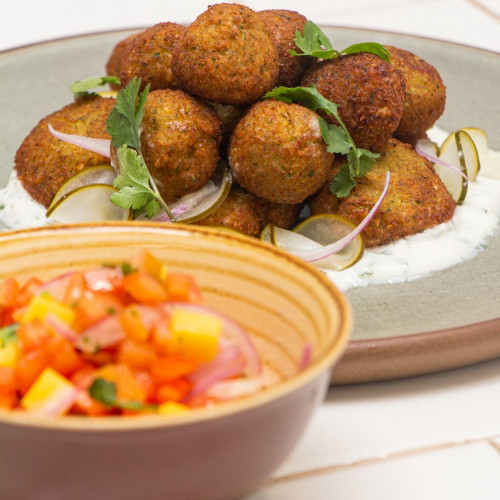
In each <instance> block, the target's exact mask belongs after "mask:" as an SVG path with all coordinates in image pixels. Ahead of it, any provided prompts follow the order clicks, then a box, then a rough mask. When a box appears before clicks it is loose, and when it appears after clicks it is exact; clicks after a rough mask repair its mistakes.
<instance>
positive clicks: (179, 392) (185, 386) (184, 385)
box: [156, 377, 192, 403]
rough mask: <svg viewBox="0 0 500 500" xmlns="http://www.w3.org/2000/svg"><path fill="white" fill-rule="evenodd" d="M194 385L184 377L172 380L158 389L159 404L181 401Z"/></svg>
mask: <svg viewBox="0 0 500 500" xmlns="http://www.w3.org/2000/svg"><path fill="white" fill-rule="evenodd" d="M191 387H192V384H191V382H189V380H187V379H186V378H184V377H181V378H177V379H174V380H171V381H170V382H168V383H167V384H163V385H161V386H160V387H158V389H157V391H156V399H157V401H158V402H159V403H166V402H168V401H181V400H182V399H184V397H185V396H187V394H188V393H189V391H190V390H191Z"/></svg>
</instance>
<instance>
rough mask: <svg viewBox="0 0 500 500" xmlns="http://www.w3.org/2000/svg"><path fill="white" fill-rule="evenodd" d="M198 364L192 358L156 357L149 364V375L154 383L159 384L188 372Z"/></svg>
mask: <svg viewBox="0 0 500 500" xmlns="http://www.w3.org/2000/svg"><path fill="white" fill-rule="evenodd" d="M199 364H200V363H199V361H197V360H194V359H183V358H169V357H162V358H156V359H155V360H154V361H153V363H152V364H151V376H152V378H153V381H154V382H155V383H156V384H158V385H161V384H165V383H167V382H170V381H172V380H175V379H177V378H179V377H182V376H184V375H188V374H190V373H191V372H192V371H193V370H195V369H196V368H197V367H198V366H199Z"/></svg>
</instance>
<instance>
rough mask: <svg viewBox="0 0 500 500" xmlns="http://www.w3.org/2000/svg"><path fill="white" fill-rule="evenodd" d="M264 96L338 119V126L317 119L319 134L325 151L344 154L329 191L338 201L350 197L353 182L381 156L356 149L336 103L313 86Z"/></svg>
mask: <svg viewBox="0 0 500 500" xmlns="http://www.w3.org/2000/svg"><path fill="white" fill-rule="evenodd" d="M264 97H265V98H274V99H278V100H280V101H283V102H288V103H290V102H293V101H295V102H299V103H300V104H302V105H303V106H305V107H306V108H309V109H311V110H312V111H318V110H321V111H324V112H325V113H326V114H327V115H331V116H333V117H334V118H335V119H336V120H337V122H338V123H339V125H335V124H331V123H328V122H327V121H326V120H325V119H324V118H322V117H321V116H318V120H319V126H320V128H321V135H322V136H323V139H324V141H325V143H326V149H327V151H328V152H329V153H337V154H342V155H347V163H346V165H344V166H342V167H341V169H340V171H339V172H338V173H337V174H336V175H335V177H334V179H333V181H332V183H331V185H330V191H331V192H332V193H333V194H335V195H336V196H338V197H339V198H345V197H346V196H348V195H349V193H350V192H351V190H352V188H353V187H354V186H355V185H356V181H355V179H356V178H359V177H363V176H364V175H365V174H366V173H367V172H369V171H370V169H371V168H372V166H373V164H374V163H375V160H376V159H377V158H378V157H379V156H380V155H379V154H377V153H372V152H371V151H368V150H367V149H361V148H357V147H356V144H354V141H353V139H352V137H351V134H349V131H348V130H347V128H346V126H345V124H344V122H343V121H342V120H341V119H340V116H339V114H338V106H337V104H335V103H333V102H332V101H329V100H328V99H326V98H325V97H323V96H322V95H321V94H320V93H319V91H318V89H317V88H316V87H314V86H311V87H293V88H289V87H276V88H274V89H273V90H271V91H270V92H268V93H267V94H266V95H265V96H264Z"/></svg>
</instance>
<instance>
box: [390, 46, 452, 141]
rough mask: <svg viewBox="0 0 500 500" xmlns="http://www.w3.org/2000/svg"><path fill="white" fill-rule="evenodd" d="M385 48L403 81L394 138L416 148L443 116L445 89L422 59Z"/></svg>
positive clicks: (391, 47)
mask: <svg viewBox="0 0 500 500" xmlns="http://www.w3.org/2000/svg"><path fill="white" fill-rule="evenodd" d="M386 48H387V50H389V52H390V53H391V56H392V58H391V62H392V64H393V65H394V67H396V68H397V69H399V71H401V73H402V74H403V76H404V78H405V80H406V99H405V102H404V106H403V116H402V117H401V120H400V122H399V125H398V128H397V129H396V131H395V132H394V137H396V138H398V139H399V140H400V141H403V142H406V143H408V144H413V145H415V143H416V142H417V141H418V140H419V139H422V138H424V137H425V135H426V131H427V130H429V129H430V128H431V127H432V126H433V125H434V123H435V122H436V120H437V119H438V118H439V117H440V116H441V115H442V114H443V111H444V108H445V103H446V87H445V85H444V83H443V80H442V79H441V76H440V75H439V73H438V71H437V70H436V68H434V66H432V65H431V64H429V63H428V62H426V61H424V60H423V59H422V58H421V57H419V56H417V55H415V54H413V53H411V52H408V51H407V50H403V49H400V48H397V47H393V46H389V45H388V46H387V47H386Z"/></svg>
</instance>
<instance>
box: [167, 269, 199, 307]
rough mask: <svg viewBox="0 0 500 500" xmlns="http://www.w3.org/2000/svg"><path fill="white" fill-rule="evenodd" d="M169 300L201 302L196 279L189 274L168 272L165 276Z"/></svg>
mask: <svg viewBox="0 0 500 500" xmlns="http://www.w3.org/2000/svg"><path fill="white" fill-rule="evenodd" d="M167 288H168V295H169V300H171V301H173V302H190V303H192V304H201V303H202V302H203V297H202V294H201V290H200V289H199V288H198V285H197V284H196V281H195V280H194V278H193V277H192V276H190V275H189V274H183V273H170V274H169V275H168V278H167Z"/></svg>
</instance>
